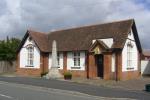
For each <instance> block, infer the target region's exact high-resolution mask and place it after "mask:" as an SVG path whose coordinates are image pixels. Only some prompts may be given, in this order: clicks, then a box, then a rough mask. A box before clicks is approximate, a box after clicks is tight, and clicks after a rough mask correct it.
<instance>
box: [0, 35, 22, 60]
mask: <svg viewBox="0 0 150 100" xmlns="http://www.w3.org/2000/svg"><path fill="white" fill-rule="evenodd" d="M20 42H21V41H20V39H18V38H11V39H9V37H7V40H6V41H5V40H1V41H0V61H8V62H12V61H14V60H16V51H17V48H18V46H19V44H20Z"/></svg>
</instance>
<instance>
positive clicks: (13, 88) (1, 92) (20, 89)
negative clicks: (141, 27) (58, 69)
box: [0, 82, 124, 100]
mask: <svg viewBox="0 0 150 100" xmlns="http://www.w3.org/2000/svg"><path fill="white" fill-rule="evenodd" d="M66 99H68V100H112V99H113V100H115V98H104V97H96V96H90V95H86V94H82V93H78V92H71V91H64V90H56V89H51V88H43V87H36V86H31V85H23V84H14V83H6V82H0V100H66ZM122 99H123V98H122ZM120 100H121V98H120ZM123 100H124V99H123Z"/></svg>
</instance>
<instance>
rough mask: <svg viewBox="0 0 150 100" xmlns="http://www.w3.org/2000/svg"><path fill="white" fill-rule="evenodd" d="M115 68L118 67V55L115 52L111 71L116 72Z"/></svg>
mask: <svg viewBox="0 0 150 100" xmlns="http://www.w3.org/2000/svg"><path fill="white" fill-rule="evenodd" d="M115 68H116V55H115V53H113V54H112V66H111V71H112V72H115Z"/></svg>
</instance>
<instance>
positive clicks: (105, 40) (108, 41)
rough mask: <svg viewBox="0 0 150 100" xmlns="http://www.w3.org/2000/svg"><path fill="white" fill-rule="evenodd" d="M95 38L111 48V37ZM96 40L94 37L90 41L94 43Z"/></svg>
mask: <svg viewBox="0 0 150 100" xmlns="http://www.w3.org/2000/svg"><path fill="white" fill-rule="evenodd" d="M97 40H101V41H103V42H104V43H105V45H107V46H108V47H109V48H111V46H112V45H113V38H106V39H97ZM95 41H96V39H94V40H93V41H92V43H94V42H95Z"/></svg>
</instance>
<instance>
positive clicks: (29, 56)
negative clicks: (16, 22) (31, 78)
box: [27, 46, 34, 67]
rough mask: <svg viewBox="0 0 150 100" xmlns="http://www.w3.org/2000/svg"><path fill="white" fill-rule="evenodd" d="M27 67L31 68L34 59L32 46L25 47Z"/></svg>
mask: <svg viewBox="0 0 150 100" xmlns="http://www.w3.org/2000/svg"><path fill="white" fill-rule="evenodd" d="M27 52H28V54H27V66H29V67H33V63H34V62H33V59H34V47H33V46H29V47H27Z"/></svg>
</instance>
